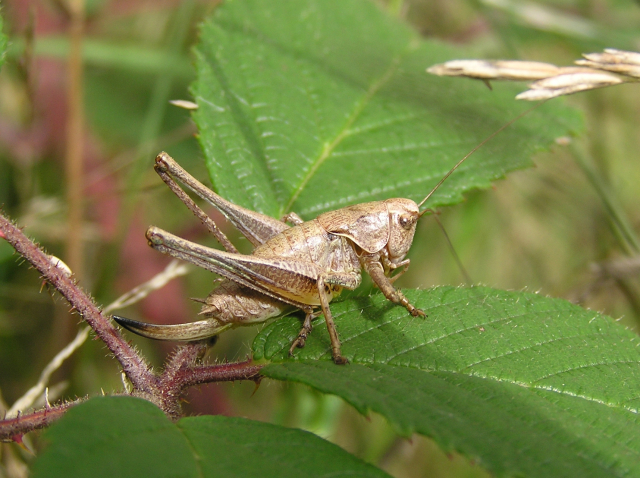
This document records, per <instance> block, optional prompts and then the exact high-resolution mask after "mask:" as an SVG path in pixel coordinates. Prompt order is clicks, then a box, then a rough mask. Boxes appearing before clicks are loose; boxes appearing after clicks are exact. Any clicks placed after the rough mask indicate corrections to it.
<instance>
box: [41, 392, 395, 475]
mask: <svg viewBox="0 0 640 478" xmlns="http://www.w3.org/2000/svg"><path fill="white" fill-rule="evenodd" d="M45 438H46V439H48V440H50V441H51V442H52V444H51V446H50V447H49V448H48V449H47V450H46V452H45V453H43V455H42V456H41V457H40V459H39V460H38V461H37V462H36V466H35V467H34V471H33V476H34V477H39V478H44V477H59V476H66V477H86V476H94V477H109V478H111V477H114V476H118V477H140V476H154V477H175V476H181V477H191V476H193V477H201V476H261V477H265V478H267V477H283V478H286V477H291V478H294V477H295V478H297V477H299V476H300V475H301V473H302V474H304V476H310V477H318V478H321V477H330V476H331V477H334V476H336V477H337V476H350V477H351V476H356V477H358V476H361V477H372V478H373V477H388V476H389V475H387V474H386V473H384V472H382V471H380V470H378V469H376V468H375V467H373V466H371V465H368V464H366V463H364V462H362V461H360V460H358V459H357V458H355V457H354V456H352V455H350V454H348V453H347V452H345V451H344V450H342V449H341V448H340V447H338V446H336V445H333V444H332V443H329V442H327V441H325V440H323V439H321V438H319V437H317V436H316V435H313V434H312V433H309V432H305V431H302V430H294V429H290V428H283V427H279V426H276V425H270V424H268V423H260V422H256V421H251V420H246V419H243V418H233V417H223V416H206V417H197V418H196V417H194V418H184V419H182V420H180V421H179V422H177V423H171V421H169V419H167V417H165V416H164V414H163V413H162V412H161V411H160V410H159V409H158V408H156V407H155V406H154V405H152V404H150V403H149V402H147V401H145V400H140V399H137V398H130V397H97V398H93V399H91V400H89V401H88V402H86V403H83V404H81V405H79V406H77V407H75V408H73V409H71V410H70V411H69V412H68V413H67V414H66V415H65V416H64V417H63V418H62V419H61V420H60V423H58V424H56V426H54V427H51V429H49V430H48V431H47V432H46V434H45Z"/></svg>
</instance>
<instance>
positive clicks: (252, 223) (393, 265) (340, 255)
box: [114, 117, 519, 364]
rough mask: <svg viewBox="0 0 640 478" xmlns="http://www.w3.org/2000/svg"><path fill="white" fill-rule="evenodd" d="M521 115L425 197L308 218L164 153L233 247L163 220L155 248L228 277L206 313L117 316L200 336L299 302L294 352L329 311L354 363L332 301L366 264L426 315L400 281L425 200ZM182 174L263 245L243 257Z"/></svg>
mask: <svg viewBox="0 0 640 478" xmlns="http://www.w3.org/2000/svg"><path fill="white" fill-rule="evenodd" d="M518 118H519V117H518ZM518 118H515V119H514V120H512V121H510V122H509V123H507V124H506V125H504V126H503V127H502V128H500V129H499V130H498V131H496V132H494V133H493V134H492V135H491V136H489V137H488V138H487V139H485V140H484V141H483V142H482V143H480V144H479V145H478V146H476V148H474V149H473V150H472V151H471V152H470V153H469V154H467V155H466V156H465V157H464V158H462V159H461V160H460V161H458V163H457V164H456V165H455V166H454V167H453V168H452V169H451V170H450V171H449V172H448V173H447V174H446V175H445V176H444V177H443V178H442V179H441V180H440V181H439V182H438V184H437V185H436V186H435V187H434V188H433V189H432V190H431V192H430V193H429V194H428V195H427V196H426V197H425V198H424V199H423V200H422V201H421V202H420V203H415V202H414V201H412V200H410V199H402V198H396V199H387V200H385V201H375V202H369V203H363V204H356V205H353V206H348V207H345V208H342V209H338V210H335V211H329V212H326V213H324V214H321V215H319V216H318V217H316V218H315V219H312V220H311V221H306V222H305V221H303V220H302V219H301V218H300V217H299V216H298V215H297V214H295V213H290V214H288V215H287V216H285V217H284V218H283V219H282V220H281V221H279V220H277V219H274V218H272V217H269V216H266V215H264V214H260V213H257V212H255V211H251V210H249V209H245V208H243V207H241V206H238V205H236V204H233V203H231V202H229V201H227V200H225V199H223V198H222V197H220V196H218V195H217V194H216V193H214V192H213V191H211V190H210V189H208V188H207V187H205V186H204V185H203V184H202V183H200V182H199V181H198V180H196V179H195V178H193V177H192V176H191V175H189V173H187V172H186V171H185V170H184V169H182V168H181V167H180V166H179V165H178V164H177V163H176V162H175V161H174V160H173V159H172V158H171V157H170V156H169V155H168V154H166V153H160V154H159V155H158V156H157V157H156V164H155V170H156V172H157V173H158V174H159V175H160V177H161V178H162V180H163V181H164V182H165V183H166V184H167V185H168V186H169V187H170V188H171V190H172V191H173V192H174V193H175V194H176V195H177V196H178V197H179V198H180V199H181V200H182V202H184V203H185V205H186V206H187V207H188V208H189V209H190V210H191V211H192V212H193V213H194V214H195V215H196V216H197V217H198V218H199V219H200V220H201V221H202V222H203V223H204V224H205V225H206V226H207V227H208V228H209V230H210V231H211V232H212V233H213V234H214V235H215V236H216V238H217V239H218V240H219V242H220V243H221V244H222V245H223V247H224V248H225V249H226V251H220V250H217V249H211V248H208V247H204V246H201V245H199V244H195V243H193V242H190V241H187V240H184V239H181V238H179V237H177V236H174V235H173V234H170V233H168V232H166V231H163V230H162V229H159V228H157V227H151V228H149V229H148V230H147V233H146V236H147V239H148V241H149V245H150V246H151V247H153V248H154V249H157V250H158V251H160V252H162V253H165V254H169V255H171V256H173V257H177V258H179V259H183V260H185V261H188V262H191V263H193V264H195V265H197V266H200V267H203V268H205V269H208V270H210V271H212V272H215V273H216V274H219V275H220V276H222V277H223V278H224V279H222V281H221V283H220V285H219V286H218V287H217V288H215V289H214V290H213V292H211V294H209V296H208V297H207V298H206V299H205V300H204V301H203V302H204V305H203V307H202V311H201V312H200V315H203V316H204V317H205V319H204V320H200V321H196V322H192V323H186V324H178V325H155V324H149V323H144V322H138V321H135V320H130V319H126V318H124V317H116V316H114V320H115V321H116V322H117V323H118V324H120V325H122V326H123V327H125V328H126V329H128V330H130V331H132V332H134V333H136V334H139V335H142V336H144V337H149V338H154V339H159V340H178V341H195V340H204V339H207V338H209V337H213V336H217V335H218V334H220V333H221V332H222V331H224V330H227V329H229V328H232V327H237V326H240V325H249V324H255V323H259V322H264V321H266V320H268V319H271V318H273V317H277V316H280V315H282V314H284V313H286V312H288V311H289V310H291V309H294V308H297V309H300V310H302V311H304V312H305V314H306V316H305V319H304V323H303V325H302V328H301V330H300V333H299V334H298V337H297V338H296V339H295V340H294V341H293V343H292V344H291V348H290V349H289V353H290V354H293V351H294V350H295V348H296V347H303V346H304V344H305V341H306V338H307V336H308V335H309V333H310V332H311V328H312V325H311V322H312V320H313V319H314V318H316V317H318V316H319V315H320V313H322V314H323V315H324V318H325V321H326V324H327V329H328V330H329V337H330V339H331V353H332V357H333V361H334V362H335V363H337V364H345V363H347V359H346V358H345V357H343V356H342V354H341V352H340V339H339V338H338V333H337V331H336V327H335V324H334V321H333V316H332V314H331V309H330V308H329V303H330V302H331V300H332V299H333V297H334V296H336V295H338V294H339V293H340V292H341V291H342V289H345V288H346V289H349V290H353V289H356V288H357V287H358V286H359V285H360V283H361V281H362V272H361V271H362V269H364V270H365V271H366V272H367V274H369V276H370V277H371V279H372V280H373V282H374V283H375V284H376V285H377V286H378V288H379V289H380V290H381V291H382V293H383V294H384V296H385V297H386V298H387V299H389V300H390V301H392V302H394V303H396V304H400V305H402V306H404V307H405V308H406V309H407V310H408V311H409V313H410V314H411V315H413V316H424V315H425V314H424V312H423V311H422V310H420V309H418V308H416V307H415V306H414V305H412V304H411V303H410V302H409V301H408V300H407V298H406V297H405V296H404V295H403V294H402V292H401V291H399V290H397V289H396V288H395V287H394V286H393V282H394V281H395V280H396V279H397V278H398V277H400V275H402V274H403V273H404V272H405V271H406V270H407V268H408V267H409V262H410V261H409V259H405V256H406V254H407V252H408V251H409V248H410V247H411V244H412V242H413V236H414V233H415V231H416V225H417V223H418V219H420V217H421V216H422V215H423V214H425V213H426V212H429V211H430V210H429V209H425V210H423V211H420V207H421V206H422V205H423V204H424V203H425V202H426V201H427V200H428V199H429V198H430V197H431V195H432V194H433V193H434V192H435V191H436V190H437V189H438V188H439V187H440V185H441V184H442V183H443V182H444V181H445V180H446V179H447V178H448V177H449V176H450V175H451V174H452V173H453V172H454V171H455V170H456V169H457V168H458V166H460V165H461V164H462V163H463V162H464V161H465V160H466V159H467V158H468V157H469V156H470V155H471V154H473V153H474V152H475V151H476V150H477V149H478V148H479V147H481V146H482V145H483V144H484V143H485V142H487V141H488V140H490V139H491V138H493V136H495V135H496V134H498V133H499V132H500V131H502V130H503V129H504V128H506V127H507V126H509V125H510V124H511V123H512V122H513V121H515V120H517V119H518ZM173 178H176V179H177V180H178V181H180V182H181V183H182V184H184V185H185V186H186V187H188V188H189V189H191V190H192V191H193V192H194V193H196V194H197V195H198V196H200V197H201V198H202V199H204V200H206V201H207V202H209V203H211V204H212V205H213V206H215V207H216V208H217V209H218V210H220V211H221V212H222V213H223V214H224V215H225V216H226V217H227V219H228V220H229V221H230V222H231V223H232V224H233V225H234V226H235V227H236V228H237V229H238V230H239V231H240V232H241V233H242V234H243V235H244V236H245V237H246V238H247V239H248V240H249V241H250V242H251V243H252V244H253V245H254V246H255V249H254V250H253V253H252V254H251V255H244V254H239V253H238V251H237V249H236V248H235V247H234V246H233V244H231V242H230V241H229V240H228V239H227V237H226V236H225V235H224V234H223V233H222V232H221V231H220V230H219V229H218V228H217V227H216V225H215V223H214V222H213V220H211V218H209V217H208V216H207V215H206V214H205V213H204V211H202V210H201V209H200V208H199V207H198V206H197V205H196V204H195V203H194V202H193V201H192V200H191V198H190V197H189V196H188V195H187V194H186V193H185V192H184V191H183V190H182V189H181V188H180V186H179V185H178V184H177V182H176V181H175V180H174V179H173ZM286 222H290V223H291V224H293V226H289V225H287V224H286ZM396 270H397V271H398V272H397V273H395V274H394V271H396Z"/></svg>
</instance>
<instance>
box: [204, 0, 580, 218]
mask: <svg viewBox="0 0 640 478" xmlns="http://www.w3.org/2000/svg"><path fill="white" fill-rule="evenodd" d="M274 19H277V21H274ZM196 53H197V56H196V59H197V61H196V69H197V80H196V82H195V83H194V85H193V87H192V91H193V95H194V97H195V100H196V102H197V103H198V107H199V108H198V111H197V112H196V113H195V114H194V119H195V121H196V124H197V125H198V129H199V132H200V135H199V138H200V143H201V145H202V147H203V150H204V153H205V159H206V162H207V165H208V167H209V171H210V173H211V177H212V180H213V182H214V184H215V186H216V188H217V189H218V192H219V193H221V194H222V196H224V197H226V198H228V199H230V200H232V201H234V202H235V203H237V204H242V205H244V206H245V207H249V208H251V209H254V210H258V211H260V212H264V213H266V214H269V215H271V216H274V217H280V216H282V215H283V214H284V213H286V212H289V211H295V212H297V213H298V214H300V215H301V216H303V217H307V218H311V217H314V216H316V215H317V214H318V213H320V212H323V211H326V210H331V209H337V208H339V207H344V206H346V205H348V204H353V203H360V202H366V201H373V200H380V199H387V198H390V197H408V198H410V199H414V200H416V201H420V200H421V199H422V198H424V197H425V196H426V195H427V193H428V192H429V191H430V190H431V189H432V188H433V186H434V185H435V184H436V183H437V182H438V181H439V180H440V179H441V178H442V177H443V176H444V174H445V173H446V172H447V171H448V170H449V169H450V168H451V167H452V166H453V165H454V164H455V163H456V162H457V161H458V160H459V159H460V158H462V157H463V156H464V155H465V154H467V153H468V152H469V151H470V150H471V149H472V148H473V147H475V146H477V145H478V144H479V143H480V142H481V141H482V140H483V139H485V138H487V137H488V136H489V135H490V134H492V133H495V132H496V130H498V128H500V127H501V126H502V125H504V123H505V122H507V121H508V120H509V119H511V118H514V117H516V116H517V115H518V113H520V112H522V111H525V110H527V109H528V108H531V105H527V104H518V103H516V102H515V101H513V96H514V95H515V91H517V90H515V89H513V88H508V87H507V88H503V86H502V85H501V86H500V88H499V89H496V91H494V92H489V91H487V89H486V87H485V86H484V85H483V84H481V83H480V82H471V81H467V82H457V83H455V84H454V83H452V82H451V80H449V79H442V78H436V77H433V76H431V75H428V74H427V73H426V72H425V69H426V68H427V67H428V66H430V65H433V64H435V63H438V62H442V61H446V60H448V59H451V58H454V57H459V56H461V55H463V52H460V51H455V50H453V49H451V48H449V47H445V46H444V45H442V44H441V43H438V42H435V41H423V40H421V39H419V38H418V36H417V35H416V34H415V33H414V32H413V31H412V30H411V29H409V28H408V27H407V26H405V25H403V24H402V23H399V22H397V21H395V20H393V19H391V18H390V17H388V16H387V15H385V14H384V13H383V12H381V11H380V10H379V8H378V7H377V6H376V5H375V4H374V3H373V2H370V1H367V0H349V1H342V0H335V1H326V0H315V1H313V0H310V1H304V2H302V1H300V2H297V1H293V2H271V1H268V0H264V1H258V0H252V1H236V2H228V3H226V4H225V5H224V6H223V7H221V8H220V9H219V10H217V11H216V14H215V15H214V17H213V18H212V19H211V20H210V21H209V22H206V23H205V25H204V26H203V28H202V35H201V43H200V44H199V46H198V47H197V50H196ZM579 126H580V121H579V118H578V115H577V114H576V113H575V111H573V110H569V109H567V108H563V107H562V106H561V105H559V104H558V103H553V104H549V105H545V106H543V107H542V108H541V109H540V110H538V111H535V112H532V113H530V114H529V115H528V116H527V120H526V121H520V122H516V123H515V124H514V125H512V126H511V127H510V128H508V129H507V130H505V131H504V132H502V133H501V134H500V138H499V139H497V140H496V141H493V142H491V144H490V145H487V146H485V147H483V148H481V149H480V150H479V151H478V152H477V153H476V154H475V155H474V157H473V159H472V160H470V161H468V162H467V163H466V164H465V165H464V166H463V167H462V168H461V169H460V170H459V171H457V173H456V174H455V175H453V176H452V177H451V178H450V179H449V180H448V181H447V182H446V183H445V184H444V185H443V186H442V187H441V188H440V189H439V190H438V192H437V193H436V194H435V195H434V197H433V199H432V200H431V201H430V202H429V203H428V206H430V207H437V206H441V205H448V204H453V203H456V202H459V201H461V200H462V193H463V192H464V191H468V190H470V189H473V188H479V187H484V188H486V187H488V186H489V185H490V181H491V180H493V179H496V178H499V177H502V176H503V175H504V174H505V172H506V171H512V170H514V169H518V168H522V167H524V166H530V165H531V162H530V159H529V158H530V155H531V153H532V152H534V151H536V150H539V149H541V148H543V147H546V146H549V145H550V144H552V142H553V141H554V140H555V139H556V138H558V137H559V136H563V135H569V134H571V133H573V132H574V131H575V130H576V129H578V128H579Z"/></svg>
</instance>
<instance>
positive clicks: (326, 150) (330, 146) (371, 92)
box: [280, 41, 413, 215]
mask: <svg viewBox="0 0 640 478" xmlns="http://www.w3.org/2000/svg"><path fill="white" fill-rule="evenodd" d="M412 43H413V42H411V41H409V42H408V43H407V45H406V46H405V48H404V50H403V51H402V52H400V53H399V54H398V55H396V56H395V57H394V58H393V59H392V60H391V61H390V63H389V66H388V67H387V69H386V70H385V72H384V73H383V74H382V75H380V77H379V78H378V79H376V80H374V81H373V82H372V83H371V85H370V86H369V88H368V89H367V91H366V92H365V93H364V95H363V96H362V98H361V100H360V101H357V102H356V104H355V107H354V109H353V111H352V112H351V114H350V115H349V118H348V119H347V121H346V122H345V124H344V125H343V127H342V128H341V129H340V131H338V133H337V134H336V136H335V138H334V139H333V141H331V142H325V144H324V147H323V148H322V152H321V153H320V154H319V155H318V157H317V158H316V159H315V160H314V161H313V162H312V163H311V167H310V168H309V169H308V170H307V173H306V174H305V175H304V176H303V177H302V180H301V181H300V183H299V184H298V186H297V187H295V189H294V190H293V192H292V194H291V197H290V198H289V201H287V203H286V204H285V205H284V206H283V207H282V209H281V211H280V215H283V214H286V213H288V212H290V211H291V208H292V207H293V205H294V203H295V202H296V200H297V199H298V197H299V196H300V194H301V193H302V192H303V191H304V189H305V187H306V186H307V184H308V183H309V181H311V179H313V177H314V176H315V174H316V172H317V171H318V169H319V168H320V166H322V164H323V163H324V162H325V161H326V160H327V159H328V158H329V157H330V156H331V153H333V151H334V150H335V149H336V148H337V147H338V145H339V144H340V143H341V142H342V140H343V139H344V138H346V137H347V136H350V135H351V134H352V132H351V130H350V128H351V126H352V125H353V124H354V123H355V122H356V120H357V119H358V118H359V117H360V115H361V114H362V112H363V111H364V110H365V108H366V107H367V106H368V105H369V103H370V101H371V99H372V98H373V97H374V96H375V94H376V93H377V92H378V91H379V90H380V89H381V88H382V87H383V86H384V85H385V84H387V82H388V81H389V79H390V78H391V77H392V76H393V74H394V73H395V72H396V70H397V69H398V66H399V65H400V62H401V60H402V58H403V57H404V56H405V55H406V54H407V53H409V51H410V50H411V45H412Z"/></svg>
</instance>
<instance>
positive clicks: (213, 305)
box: [200, 279, 294, 325]
mask: <svg viewBox="0 0 640 478" xmlns="http://www.w3.org/2000/svg"><path fill="white" fill-rule="evenodd" d="M293 308H294V307H293V306H291V305H289V304H286V303H284V302H282V301H280V300H277V299H274V298H273V297H269V296H268V295H265V294H262V293H260V292H257V291H255V290H253V289H250V288H249V287H245V286H242V285H240V284H237V283H235V282H233V281H230V280H227V279H225V280H223V281H222V282H221V283H220V285H219V286H218V287H216V288H215V289H214V290H213V291H212V292H211V293H210V294H209V296H208V297H207V298H206V299H205V303H204V305H203V306H202V310H201V311H200V315H203V316H205V317H206V318H207V319H211V320H215V321H217V322H219V324H220V325H224V324H234V325H248V324H253V323H260V322H264V321H266V320H269V319H271V318H273V317H278V316H279V315H282V314H284V313H285V312H288V311H289V310H291V309H293Z"/></svg>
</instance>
